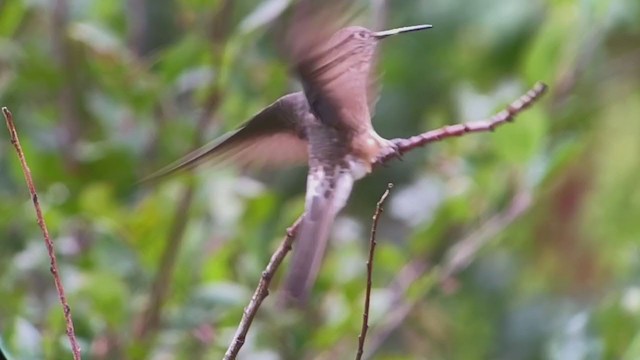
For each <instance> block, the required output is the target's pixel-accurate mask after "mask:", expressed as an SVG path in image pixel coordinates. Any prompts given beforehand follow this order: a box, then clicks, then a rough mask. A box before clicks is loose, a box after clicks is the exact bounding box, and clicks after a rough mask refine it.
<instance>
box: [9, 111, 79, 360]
mask: <svg viewBox="0 0 640 360" xmlns="http://www.w3.org/2000/svg"><path fill="white" fill-rule="evenodd" d="M2 113H3V114H4V119H5V121H6V122H7V128H9V134H10V136H11V144H13V146H14V147H15V148H16V153H18V159H19V160H20V166H21V167H22V173H23V174H24V178H25V180H26V182H27V187H28V188H29V193H31V200H32V201H33V206H34V208H35V210H36V217H37V221H38V226H40V230H41V231H42V235H43V236H44V242H45V245H46V246H47V252H48V253H49V260H50V264H51V267H50V268H49V270H50V271H51V274H52V275H53V281H54V282H55V284H56V289H57V290H58V298H59V299H60V304H62V310H63V312H64V319H65V322H66V326H67V337H68V338H69V344H70V345H71V352H72V353H73V359H74V360H80V345H78V341H77V340H76V334H75V331H74V329H73V319H72V318H71V308H70V307H69V304H68V303H67V297H66V295H65V293H64V287H63V286H62V280H61V279H60V274H59V271H58V261H57V260H56V252H55V249H54V247H53V241H52V240H51V237H50V236H49V230H47V224H46V223H45V221H44V217H43V216H42V209H41V208H40V201H39V200H38V194H37V193H36V187H35V185H34V184H33V178H32V177H31V170H29V166H28V165H27V160H26V158H25V157H24V152H23V151H22V146H20V140H19V139H18V132H17V131H16V126H15V124H14V123H13V115H12V114H11V112H10V111H9V109H7V108H6V107H3V108H2Z"/></svg>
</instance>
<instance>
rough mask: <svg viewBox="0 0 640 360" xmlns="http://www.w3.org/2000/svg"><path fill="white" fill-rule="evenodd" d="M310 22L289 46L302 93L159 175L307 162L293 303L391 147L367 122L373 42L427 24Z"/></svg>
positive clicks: (291, 284) (289, 287) (288, 290)
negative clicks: (324, 28)
mask: <svg viewBox="0 0 640 360" xmlns="http://www.w3.org/2000/svg"><path fill="white" fill-rule="evenodd" d="M308 20H309V19H306V18H304V17H303V18H302V19H298V21H296V22H294V24H293V26H292V27H291V30H290V34H289V36H288V43H287V47H288V49H289V60H290V62H291V63H292V65H293V67H294V69H295V72H296V73H297V75H298V77H299V79H300V81H301V82H302V85H303V88H304V92H297V93H293V94H289V95H285V96H283V97H282V98H280V99H278V100H277V101H276V102H275V103H273V104H272V105H270V106H268V107H267V108H265V109H264V110H263V111H261V112H260V113H258V114H257V115H256V116H255V117H254V118H253V119H251V120H250V121H248V122H247V123H246V124H245V125H244V126H243V127H242V128H240V130H238V131H236V132H235V133H233V134H231V135H230V136H228V137H226V138H225V139H224V140H222V141H219V142H217V143H215V144H213V145H212V146H208V147H205V148H203V149H201V150H198V151H196V152H194V153H192V154H190V155H188V156H187V157H186V158H185V159H183V160H181V161H180V162H179V163H177V164H176V165H174V166H172V167H169V168H168V169H167V170H164V171H162V172H161V175H165V174H168V173H172V172H175V171H177V170H180V169H184V168H190V167H193V166H196V165H198V164H200V163H201V162H202V161H204V160H206V159H209V158H211V157H218V158H229V159H232V160H235V161H238V162H240V163H243V164H262V165H282V164H286V163H295V162H301V161H304V160H307V162H308V165H309V174H308V177H307V192H306V202H305V215H304V219H303V222H302V225H301V228H300V230H299V232H298V235H297V239H296V242H295V243H294V249H293V252H294V253H293V259H292V260H291V266H290V270H289V274H288V276H287V278H286V279H285V284H284V290H283V294H284V297H283V298H284V299H285V300H286V301H287V302H293V303H301V302H303V301H305V299H306V297H307V296H308V294H309V292H310V290H311V288H312V286H313V283H314V282H315V278H316V276H317V273H318V270H319V268H320V264H321V261H322V258H323V256H324V252H325V249H326V246H327V241H328V238H329V233H330V230H331V227H332V224H333V221H334V219H335V217H336V215H337V214H338V212H339V211H340V210H341V209H342V208H343V207H344V206H345V204H346V202H347V199H348V197H349V194H350V193H351V188H352V186H353V183H354V181H356V180H358V179H360V178H362V177H364V176H365V175H367V174H368V173H369V172H370V171H371V167H372V165H373V164H374V163H375V161H376V159H377V158H378V157H379V156H380V155H381V154H382V153H383V152H388V149H389V148H390V147H393V145H392V144H391V142H389V141H388V140H385V139H383V138H382V137H380V136H379V135H378V134H377V133H376V132H375V130H374V129H373V126H372V124H371V115H372V112H373V107H374V104H375V101H376V100H377V93H376V91H375V90H377V89H376V87H375V81H373V79H374V76H373V75H372V68H373V66H374V60H375V52H376V47H377V44H378V41H379V40H380V39H383V38H385V37H388V36H391V35H395V34H398V33H403V32H408V31H416V30H422V29H427V28H430V27H431V26H429V25H420V26H414V27H406V28H399V29H393V30H388V31H381V32H373V31H371V30H368V29H366V28H363V27H356V26H352V27H346V28H343V29H340V30H338V31H335V32H333V33H332V34H327V35H326V36H323V35H322V33H320V35H318V33H317V31H316V29H313V28H311V27H312V26H313V24H316V23H317V22H318V21H315V22H314V21H308ZM315 20H317V19H315Z"/></svg>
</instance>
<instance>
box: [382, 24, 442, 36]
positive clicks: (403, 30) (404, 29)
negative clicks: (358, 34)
mask: <svg viewBox="0 0 640 360" xmlns="http://www.w3.org/2000/svg"><path fill="white" fill-rule="evenodd" d="M430 28H432V26H431V25H415V26H405V27H399V28H395V29H391V30H384V31H377V32H374V33H373V36H374V37H375V38H376V39H384V38H386V37H388V36H392V35H396V34H402V33H407V32H411V31H420V30H425V29H430Z"/></svg>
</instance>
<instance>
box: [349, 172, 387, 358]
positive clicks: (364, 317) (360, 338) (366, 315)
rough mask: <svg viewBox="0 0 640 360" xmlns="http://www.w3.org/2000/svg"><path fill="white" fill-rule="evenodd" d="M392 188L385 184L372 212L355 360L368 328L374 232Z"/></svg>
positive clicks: (361, 349)
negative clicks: (364, 287)
mask: <svg viewBox="0 0 640 360" xmlns="http://www.w3.org/2000/svg"><path fill="white" fill-rule="evenodd" d="M391 188H393V184H392V183H389V184H388V185H387V190H385V192H384V193H383V194H382V196H381V197H380V200H378V204H377V205H376V211H375V212H374V213H373V223H372V224H371V236H370V237H369V259H367V287H366V290H365V296H364V311H363V313H362V328H361V329H360V335H359V336H358V352H357V353H356V360H360V359H362V353H363V352H364V340H365V338H366V337H367V330H369V304H370V303H371V282H372V281H371V278H372V277H373V255H374V253H375V250H376V233H377V231H378V221H379V219H380V214H382V211H383V208H382V205H384V202H385V200H387V197H388V196H389V192H390V191H391Z"/></svg>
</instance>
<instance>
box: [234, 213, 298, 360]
mask: <svg viewBox="0 0 640 360" xmlns="http://www.w3.org/2000/svg"><path fill="white" fill-rule="evenodd" d="M301 221H302V216H301V217H299V218H298V220H296V221H295V222H294V223H293V225H291V227H290V228H288V229H287V235H286V236H285V237H284V240H282V243H280V246H278V249H277V250H276V252H274V253H273V255H271V260H269V263H268V264H267V267H266V268H265V269H264V271H263V272H262V275H261V276H260V281H259V282H258V287H257V288H256V291H255V292H254V293H253V296H252V297H251V301H249V305H247V307H246V308H244V311H243V312H242V320H240V325H238V329H237V330H236V334H235V335H234V336H233V340H231V344H230V345H229V348H228V349H227V352H226V353H225V354H224V360H231V359H235V358H236V356H238V352H239V351H240V348H242V345H244V341H245V339H246V337H247V333H248V332H249V328H250V327H251V323H252V322H253V318H254V317H255V316H256V313H257V312H258V309H259V308H260V304H262V301H263V300H264V299H265V298H266V297H267V296H269V284H271V279H272V278H273V276H274V275H275V273H276V270H278V267H279V266H280V264H281V263H282V260H284V257H285V256H287V253H288V252H289V251H291V244H292V243H293V239H295V236H296V232H297V231H298V227H299V226H300V222H301Z"/></svg>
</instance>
